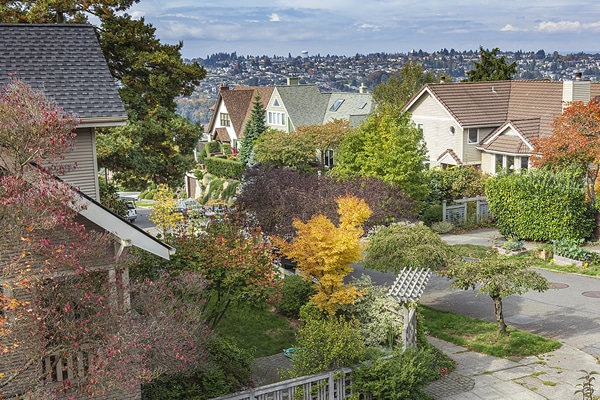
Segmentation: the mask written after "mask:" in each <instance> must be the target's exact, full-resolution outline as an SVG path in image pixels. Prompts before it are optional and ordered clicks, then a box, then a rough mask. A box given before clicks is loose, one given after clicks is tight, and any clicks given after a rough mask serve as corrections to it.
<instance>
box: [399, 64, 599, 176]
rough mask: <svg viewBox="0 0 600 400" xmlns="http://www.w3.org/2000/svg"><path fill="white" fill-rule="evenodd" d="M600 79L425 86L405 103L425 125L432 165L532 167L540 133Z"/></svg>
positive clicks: (595, 91)
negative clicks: (591, 80) (565, 107)
mask: <svg viewBox="0 0 600 400" xmlns="http://www.w3.org/2000/svg"><path fill="white" fill-rule="evenodd" d="M599 95H600V83H592V82H590V81H584V80H582V79H581V76H580V75H578V76H576V78H575V79H574V80H572V81H564V82H552V81H549V80H522V81H518V80H511V81H491V82H456V83H447V82H441V83H436V84H427V85H425V86H424V87H423V88H422V89H421V90H420V91H419V92H418V93H417V94H416V95H415V96H413V98H412V99H411V100H410V101H409V102H408V103H407V105H406V106H405V107H404V110H406V111H409V112H410V113H411V115H412V116H411V118H412V121H413V122H414V123H415V124H416V126H417V127H419V128H421V129H422V130H423V136H424V140H425V143H426V146H427V151H428V156H429V164H430V166H431V167H435V166H441V167H443V168H445V167H447V166H452V165H474V166H477V167H479V168H481V170H482V171H483V172H485V173H491V174H495V173H497V172H499V171H500V170H506V169H508V170H520V169H527V168H529V166H530V158H531V156H532V155H533V149H534V141H535V139H536V138H539V137H543V136H548V135H551V134H552V122H553V121H554V119H555V118H556V117H558V116H559V115H560V114H561V112H562V110H563V107H564V106H565V104H566V103H567V102H570V101H576V100H581V101H584V102H588V101H589V100H590V99H592V98H594V97H596V96H599Z"/></svg>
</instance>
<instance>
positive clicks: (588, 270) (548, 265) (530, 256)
mask: <svg viewBox="0 0 600 400" xmlns="http://www.w3.org/2000/svg"><path fill="white" fill-rule="evenodd" d="M452 248H453V249H454V250H455V251H456V252H457V254H460V255H461V256H463V257H474V258H481V257H483V256H484V255H485V253H486V252H487V251H489V250H490V247H488V246H479V245H474V244H456V245H453V246H452ZM513 257H517V258H518V259H523V260H525V261H527V263H528V264H529V265H531V266H532V267H536V268H543V269H547V270H551V271H559V272H568V273H576V274H582V275H588V276H600V258H596V261H593V262H591V263H590V264H589V265H587V266H583V267H578V266H576V265H564V266H563V265H556V264H554V263H553V262H552V261H551V260H550V261H545V260H543V259H541V258H539V257H537V256H536V252H535V250H530V251H529V252H527V253H526V254H523V255H519V256H513Z"/></svg>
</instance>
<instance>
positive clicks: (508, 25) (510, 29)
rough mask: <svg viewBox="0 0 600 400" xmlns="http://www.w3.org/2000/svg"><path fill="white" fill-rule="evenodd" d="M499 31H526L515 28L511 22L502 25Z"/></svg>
mask: <svg viewBox="0 0 600 400" xmlns="http://www.w3.org/2000/svg"><path fill="white" fill-rule="evenodd" d="M500 31H501V32H523V31H526V29H521V28H517V27H516V26H513V25H511V24H506V25H504V27H503V28H502V29H500Z"/></svg>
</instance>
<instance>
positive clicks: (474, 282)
mask: <svg viewBox="0 0 600 400" xmlns="http://www.w3.org/2000/svg"><path fill="white" fill-rule="evenodd" d="M441 274H442V275H443V276H446V277H448V278H450V279H455V280H454V281H453V282H452V283H451V285H450V286H451V287H453V288H459V289H463V290H468V289H474V290H475V289H477V295H480V294H487V295H488V296H490V297H491V298H492V300H493V301H494V314H495V315H496V322H497V323H498V332H499V333H500V334H506V333H507V332H506V323H505V322H504V313H503V311H502V299H503V298H505V297H508V296H512V295H515V294H523V293H526V292H528V291H530V290H536V291H538V292H544V291H546V290H548V288H549V284H548V281H547V280H546V278H544V277H543V276H542V275H541V274H540V273H539V272H537V271H534V270H533V269H531V268H529V267H528V266H527V264H526V263H525V261H523V260H520V259H517V258H515V257H510V256H505V255H499V254H497V253H496V252H492V251H490V252H489V253H488V255H487V256H486V257H483V258H481V259H479V260H476V261H464V260H457V261H456V263H454V264H452V265H450V266H449V267H448V268H447V269H444V270H443V271H441Z"/></svg>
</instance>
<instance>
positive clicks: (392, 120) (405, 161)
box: [332, 106, 428, 200]
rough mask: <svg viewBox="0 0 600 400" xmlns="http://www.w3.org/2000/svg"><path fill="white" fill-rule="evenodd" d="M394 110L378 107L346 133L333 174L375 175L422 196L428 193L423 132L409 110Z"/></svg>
mask: <svg viewBox="0 0 600 400" xmlns="http://www.w3.org/2000/svg"><path fill="white" fill-rule="evenodd" d="M394 110H395V109H394V108H392V107H389V106H382V107H379V108H378V112H375V113H373V114H371V115H370V116H369V117H368V118H367V120H366V121H365V122H364V123H363V124H361V125H360V127H358V128H357V129H355V130H354V131H352V132H350V133H348V134H347V135H345V136H344V139H343V140H342V142H341V143H340V146H339V147H338V152H337V158H336V165H335V166H334V168H333V169H332V174H334V175H335V176H338V177H342V178H348V177H356V176H372V177H376V178H379V179H382V180H383V181H385V182H388V183H392V184H395V185H397V186H398V187H400V188H402V189H403V190H404V191H406V192H408V193H409V194H410V196H411V197H412V198H413V199H415V200H422V199H424V198H425V196H426V195H427V193H428V187H427V182H426V180H425V176H424V173H425V170H426V167H425V158H426V154H427V149H426V147H425V143H424V141H423V132H422V130H421V129H418V128H417V127H416V126H415V125H414V123H412V122H411V120H410V116H409V115H408V114H407V113H397V112H395V111H394Z"/></svg>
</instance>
